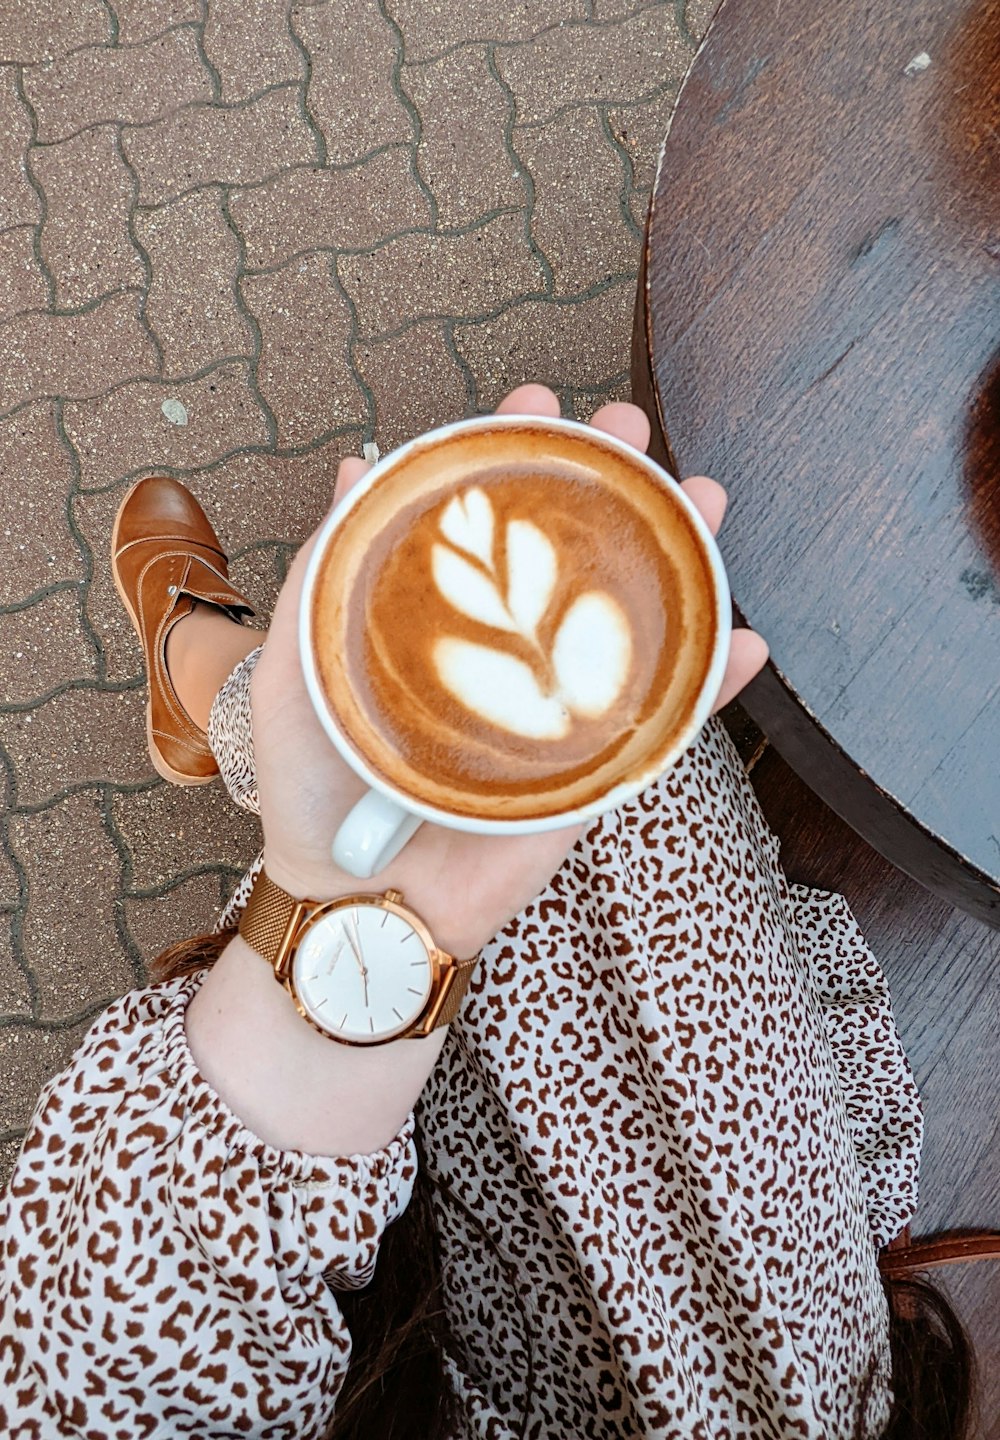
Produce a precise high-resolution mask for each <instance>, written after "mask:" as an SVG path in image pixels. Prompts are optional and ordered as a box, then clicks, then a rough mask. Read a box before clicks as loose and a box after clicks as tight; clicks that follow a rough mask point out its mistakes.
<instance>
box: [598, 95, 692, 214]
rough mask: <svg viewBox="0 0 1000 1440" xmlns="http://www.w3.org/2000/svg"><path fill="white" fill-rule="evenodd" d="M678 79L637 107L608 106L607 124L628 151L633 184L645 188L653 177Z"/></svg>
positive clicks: (674, 98)
mask: <svg viewBox="0 0 1000 1440" xmlns="http://www.w3.org/2000/svg"><path fill="white" fill-rule="evenodd" d="M681 79H683V76H681V77H680V78H678V79H671V80H670V81H669V82H668V84H667V85H666V87H665V88H664V90H663V92H662V93H661V94H658V95H655V96H654V97H653V98H652V99H651V100H646V101H643V102H641V103H640V104H638V105H621V106H610V107H609V108H608V111H607V115H608V124H609V125H610V127H611V131H612V133H613V135H614V136H615V139H616V140H617V141H618V142H619V144H620V145H622V147H623V148H624V149H625V150H627V151H628V154H629V157H630V159H631V161H632V175H633V180H634V183H635V185H636V186H637V187H638V188H640V189H648V188H649V187H650V186H651V185H652V183H653V180H654V178H655V176H656V162H657V161H658V160H659V158H660V148H661V146H662V144H663V140H664V137H665V135H666V133H667V131H668V129H669V128H670V117H671V115H672V114H673V109H674V102H675V101H676V99H677V91H678V89H679V87H680V81H681Z"/></svg>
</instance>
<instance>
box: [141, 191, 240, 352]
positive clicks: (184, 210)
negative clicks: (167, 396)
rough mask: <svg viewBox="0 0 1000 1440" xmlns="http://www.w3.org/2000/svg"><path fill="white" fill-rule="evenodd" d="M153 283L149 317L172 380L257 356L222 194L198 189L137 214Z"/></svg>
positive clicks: (149, 299)
mask: <svg viewBox="0 0 1000 1440" xmlns="http://www.w3.org/2000/svg"><path fill="white" fill-rule="evenodd" d="M135 230H136V235H137V236H138V238H139V243H140V244H141V245H142V247H143V249H144V250H145V251H146V253H147V254H148V256H149V259H150V264H151V266H152V270H153V280H152V284H151V285H150V287H149V293H148V297H147V300H146V319H147V321H148V322H149V324H150V325H151V326H152V328H153V330H154V331H155V333H156V335H157V336H158V338H159V341H160V344H161V345H162V347H163V365H164V371H165V373H166V374H167V375H193V374H194V373H195V371H197V370H202V369H204V367H205V366H207V365H211V364H213V363H214V362H215V361H217V360H222V359H225V358H226V357H227V356H230V355H246V356H247V357H248V358H249V357H250V356H251V355H252V354H253V352H254V337H253V332H252V331H251V328H250V325H249V323H248V321H247V319H246V316H245V315H244V314H243V311H242V310H241V309H240V306H239V304H238V301H237V292H236V274H237V269H238V267H239V263H240V248H239V243H238V242H237V239H236V236H235V235H234V234H233V232H232V230H231V229H230V227H229V225H228V224H227V223H226V219H225V216H224V215H223V213H222V196H221V194H220V193H219V191H218V190H215V189H211V190H208V189H206V190H196V191H194V192H193V193H192V194H190V195H185V196H184V197H183V198H182V199H180V200H175V201H174V202H173V204H171V205H163V206H160V207H158V208H157V209H155V210H141V211H139V212H137V214H136V217H135Z"/></svg>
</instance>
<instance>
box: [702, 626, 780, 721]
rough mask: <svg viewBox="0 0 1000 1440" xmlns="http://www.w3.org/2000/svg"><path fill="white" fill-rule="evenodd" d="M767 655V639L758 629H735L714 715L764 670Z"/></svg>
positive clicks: (713, 709) (713, 710)
mask: <svg viewBox="0 0 1000 1440" xmlns="http://www.w3.org/2000/svg"><path fill="white" fill-rule="evenodd" d="M767 656H768V649H767V641H766V640H765V639H764V637H763V636H762V635H758V634H757V632H756V630H734V631H733V638H732V643H731V645H730V647H729V663H728V665H727V666H726V673H725V675H724V676H723V677H722V687H721V689H720V690H719V694H718V696H717V698H716V701H715V704H714V706H713V707H712V714H713V715H714V714H715V713H716V711H718V710H721V709H722V707H723V705H728V704H729V702H730V700H733V699H735V698H736V696H737V695H738V694H739V693H740V691H741V690H742V689H743V687H744V686H745V685H749V684H750V681H751V680H752V679H753V678H754V676H755V675H758V674H759V673H760V671H761V670H763V668H764V666H765V664H766V663H767Z"/></svg>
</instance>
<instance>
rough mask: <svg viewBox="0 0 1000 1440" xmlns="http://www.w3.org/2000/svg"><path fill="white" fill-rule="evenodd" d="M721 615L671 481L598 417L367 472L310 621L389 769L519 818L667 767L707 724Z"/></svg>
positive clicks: (366, 738) (358, 723)
mask: <svg viewBox="0 0 1000 1440" xmlns="http://www.w3.org/2000/svg"><path fill="white" fill-rule="evenodd" d="M718 624H719V616H718V599H717V592H716V587H715V584H714V579H713V572H712V568H711V565H710V563H709V561H708V558H707V556H706V553H705V546H704V540H703V538H702V537H701V536H699V534H698V533H697V530H696V526H695V524H694V523H693V522H692V519H691V517H690V514H689V513H688V510H687V508H686V507H685V506H684V504H683V503H682V502H681V501H680V500H679V499H678V495H677V490H676V488H675V487H674V486H673V484H672V482H670V481H669V480H667V479H666V478H663V479H660V478H658V477H657V476H656V475H655V474H654V473H651V471H650V470H649V469H647V468H646V466H645V465H643V464H642V463H641V462H639V461H638V460H636V459H633V458H631V456H630V455H629V453H628V452H623V449H622V447H620V446H612V445H611V444H608V443H605V442H604V441H603V439H602V437H601V435H600V434H599V433H598V432H582V431H580V430H579V429H578V428H570V427H566V429H564V430H557V429H555V427H552V428H550V429H546V427H545V426H544V424H543V425H538V424H535V423H533V422H532V421H530V420H525V421H523V422H522V423H520V424H512V423H511V422H510V421H507V422H506V423H504V424H500V423H498V424H497V425H496V426H495V427H493V428H491V427H489V426H487V427H485V428H480V429H478V430H476V431H471V430H470V431H462V430H461V429H456V430H455V431H452V432H451V433H450V434H446V435H445V437H444V438H439V439H438V440H437V441H436V442H429V443H427V444H420V443H418V444H417V445H416V446H414V447H412V448H411V449H410V450H409V453H408V454H406V455H404V456H402V457H401V459H400V460H399V462H398V463H397V464H396V465H395V466H392V465H390V466H389V468H388V469H387V470H386V471H385V473H383V474H381V475H377V476H375V477H374V479H373V482H372V483H371V484H370V485H367V486H366V485H365V483H364V482H362V486H361V487H360V488H359V491H358V493H357V494H356V495H352V496H351V497H350V498H349V500H348V501H347V502H346V505H345V513H344V514H343V516H342V518H341V519H340V521H339V523H338V524H336V526H335V527H334V528H333V531H332V534H331V535H330V538H329V540H328V541H327V544H326V548H325V551H324V553H323V554H322V556H321V557H320V559H319V563H318V568H317V570H316V575H315V583H314V585H313V589H312V596H311V614H310V638H311V650H312V655H313V658H314V663H315V668H316V674H317V677H318V681H319V684H320V687H321V689H322V692H323V697H324V700H325V703H326V705H327V707H328V709H329V712H330V714H331V716H332V719H333V721H334V723H335V725H336V727H337V729H338V731H339V732H340V734H341V736H342V737H343V739H344V740H346V742H347V744H348V746H349V747H350V749H352V750H353V751H355V752H356V754H357V755H358V756H359V757H360V759H361V760H362V761H363V762H364V764H365V765H366V766H367V767H368V769H369V770H370V771H371V772H372V773H373V774H374V775H376V776H377V777H379V778H380V779H381V780H382V781H383V782H384V783H385V784H387V785H388V786H390V787H391V788H392V789H393V790H394V791H396V792H398V793H399V794H400V795H401V796H403V797H410V798H411V799H413V800H415V801H417V802H419V803H420V804H422V805H425V806H431V807H434V808H435V809H437V810H441V811H444V812H447V813H448V814H450V815H454V816H456V817H465V818H471V819H476V818H480V819H484V820H501V821H502V820H512V821H518V820H525V819H535V818H538V819H542V818H544V817H546V816H554V815H558V814H562V813H566V812H570V811H574V810H578V809H581V808H584V807H586V806H588V805H592V804H593V803H594V802H595V801H596V800H598V799H599V798H600V797H602V796H605V795H613V793H614V792H615V791H616V790H618V789H622V788H623V787H624V788H627V787H629V786H630V785H632V786H633V788H634V782H635V781H636V780H637V779H638V780H641V779H642V777H643V776H645V775H647V774H649V773H650V771H651V769H652V770H653V773H655V762H656V760H657V757H661V756H666V755H668V754H669V753H670V752H671V751H672V750H673V749H674V748H675V747H676V744H677V742H678V740H679V739H681V738H682V737H683V735H684V733H685V732H686V731H688V730H689V729H690V725H691V719H692V715H693V713H694V709H695V706H696V705H697V703H698V701H699V698H700V697H701V695H702V692H703V690H704V688H705V684H706V678H707V676H708V672H709V668H710V665H711V663H712V659H713V648H714V645H715V640H716V634H717V630H718ZM612 803H613V801H612Z"/></svg>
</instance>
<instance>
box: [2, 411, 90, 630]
mask: <svg viewBox="0 0 1000 1440" xmlns="http://www.w3.org/2000/svg"><path fill="white" fill-rule="evenodd" d="M53 408H54V407H53V406H52V404H51V403H48V402H42V403H41V404H39V405H29V406H28V407H26V408H25V409H24V410H19V411H18V412H17V414H16V415H11V416H8V418H7V419H6V420H0V477H2V479H0V549H2V552H3V561H4V563H3V567H2V569H0V605H13V604H16V603H17V601H19V600H23V599H26V598H27V597H28V596H29V595H32V594H34V593H35V591H36V590H40V589H41V588H42V587H43V586H44V585H48V584H51V583H52V582H53V581H56V580H83V578H84V567H83V559H82V557H81V555H80V551H79V549H78V548H77V546H76V544H75V542H74V540H73V537H72V535H71V534H70V531H69V526H68V524H67V520H66V496H67V494H68V493H69V490H70V487H71V486H72V484H73V467H72V465H71V464H70V458H69V455H68V453H67V451H66V447H65V445H64V444H63V443H62V441H61V440H60V438H59V436H58V434H57V433H56V427H55V418H54V415H53ZM3 623H4V622H3V621H2V620H0V625H2V624H3Z"/></svg>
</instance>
